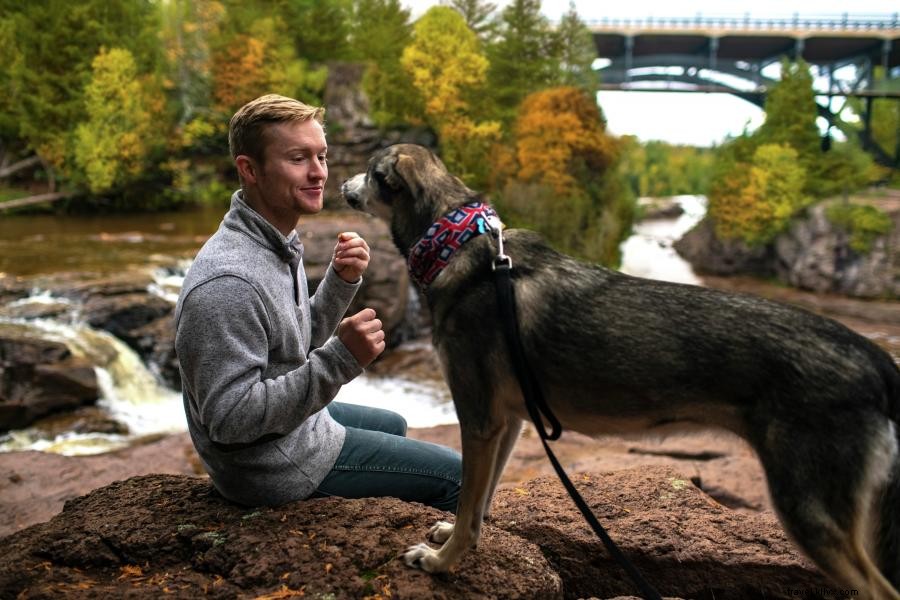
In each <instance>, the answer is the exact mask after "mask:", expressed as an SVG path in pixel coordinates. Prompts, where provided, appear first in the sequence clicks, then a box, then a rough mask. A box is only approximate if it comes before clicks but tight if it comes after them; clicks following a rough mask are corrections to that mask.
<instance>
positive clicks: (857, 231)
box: [825, 203, 894, 254]
mask: <svg viewBox="0 0 900 600" xmlns="http://www.w3.org/2000/svg"><path fill="white" fill-rule="evenodd" d="M825 216H826V217H827V218H828V220H829V221H831V222H832V223H833V224H835V225H837V226H838V227H841V228H843V229H844V230H845V231H846V232H847V233H848V234H850V248H851V249H852V250H854V251H856V252H859V253H860V254H867V253H869V252H870V251H871V250H872V244H874V243H875V240H876V239H877V238H878V237H880V236H883V235H886V234H887V233H889V232H890V231H891V229H892V228H893V225H894V224H893V222H892V221H891V218H890V217H889V216H888V215H887V214H886V213H884V212H882V211H880V210H878V209H877V208H875V207H874V206H870V205H868V204H848V203H839V204H837V203H836V204H832V205H831V206H829V207H828V208H826V209H825Z"/></svg>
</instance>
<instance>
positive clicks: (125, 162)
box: [75, 48, 164, 194]
mask: <svg viewBox="0 0 900 600" xmlns="http://www.w3.org/2000/svg"><path fill="white" fill-rule="evenodd" d="M163 103H164V100H163V97H162V93H161V90H160V89H159V88H158V87H157V86H154V85H153V83H152V81H150V80H148V79H144V80H141V79H140V78H139V76H138V72H137V67H136V65H135V62H134V58H133V57H132V55H131V53H130V52H129V51H128V50H125V49H122V48H113V49H111V50H108V51H107V50H101V51H100V53H99V54H98V55H97V56H96V57H95V58H94V61H93V74H92V77H91V81H90V83H89V84H88V85H87V88H86V90H85V104H86V112H87V116H88V118H87V121H85V122H83V123H81V124H79V125H78V127H77V129H76V132H75V161H76V163H77V164H78V166H79V167H80V168H81V170H82V171H83V173H84V176H85V178H86V181H87V186H88V189H89V190H90V191H91V192H93V193H95V194H102V193H106V192H109V191H110V190H112V189H114V188H117V187H119V188H121V187H124V186H126V185H127V184H129V183H131V182H132V181H135V180H137V179H139V178H141V176H143V175H144V171H145V168H146V166H147V162H148V161H147V158H148V157H149V156H150V155H151V154H152V153H154V152H155V151H156V150H158V149H159V148H161V147H162V145H163V141H164V130H163V129H161V128H160V127H159V124H158V123H157V115H159V114H160V113H161V112H162V106H163Z"/></svg>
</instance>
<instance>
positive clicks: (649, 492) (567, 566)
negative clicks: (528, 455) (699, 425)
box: [491, 467, 833, 600]
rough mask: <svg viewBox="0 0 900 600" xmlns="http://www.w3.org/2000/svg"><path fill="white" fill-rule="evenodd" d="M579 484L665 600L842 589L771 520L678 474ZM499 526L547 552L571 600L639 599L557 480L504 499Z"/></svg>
mask: <svg viewBox="0 0 900 600" xmlns="http://www.w3.org/2000/svg"><path fill="white" fill-rule="evenodd" d="M570 476H571V478H572V480H573V481H574V482H575V485H576V486H577V487H578V489H579V491H580V492H581V494H582V495H583V496H584V498H585V500H586V501H587V503H588V505H589V506H590V507H591V509H592V510H593V511H594V514H595V515H596V516H597V518H598V519H599V520H600V522H601V523H602V524H603V525H604V527H606V529H607V530H608V532H609V534H610V536H611V537H612V539H613V540H615V541H616V542H617V543H618V545H619V547H620V548H621V549H622V551H623V552H624V553H625V555H626V556H628V558H629V559H630V560H631V561H632V562H633V563H634V564H635V566H637V568H638V569H639V570H641V572H642V573H643V574H644V576H645V577H646V578H647V579H648V581H649V582H650V583H651V584H652V585H654V587H656V588H657V590H658V591H659V592H660V593H661V594H663V595H664V596H674V597H681V598H716V599H717V600H731V599H733V600H749V599H756V598H759V599H760V600H762V599H772V598H793V597H796V595H797V593H798V590H804V591H809V590H815V589H827V588H829V587H833V586H831V585H830V584H829V583H828V581H827V580H826V579H825V577H824V576H823V575H822V574H821V573H820V572H819V571H817V570H816V569H815V567H813V566H812V564H811V563H810V562H809V561H808V560H806V559H805V558H804V557H802V556H801V555H800V554H799V552H798V551H797V550H796V548H795V547H794V546H793V545H792V543H791V542H790V541H789V540H788V538H787V536H786V535H785V534H784V531H783V530H782V528H781V526H780V524H779V523H778V521H777V520H776V519H775V518H774V517H773V516H772V515H771V514H758V515H757V514H744V513H738V512H735V511H732V510H730V509H728V508H725V507H723V506H721V505H720V504H718V503H716V502H715V501H714V500H712V499H711V498H710V497H709V496H707V495H706V494H704V493H703V492H701V491H700V490H699V489H697V488H696V487H695V486H694V485H693V484H692V483H691V482H690V480H689V479H688V478H686V477H684V476H683V475H682V474H681V473H680V472H679V471H676V470H674V469H671V468H668V467H642V468H639V469H628V470H624V471H618V472H613V473H594V472H591V473H585V472H576V473H570ZM491 523H492V524H493V525H495V526H497V527H501V528H503V529H505V530H507V531H509V532H511V533H515V534H517V535H520V536H522V537H523V538H525V539H527V540H530V541H532V542H534V543H535V544H538V545H539V546H540V547H541V550H542V551H543V553H544V555H545V556H546V557H547V558H548V559H549V560H550V562H551V563H552V565H553V566H554V568H556V570H557V571H558V573H559V575H560V577H562V579H563V583H564V586H565V588H564V589H565V596H566V598H587V597H596V598H613V597H617V596H627V595H629V594H633V593H635V591H636V590H635V588H634V586H633V584H632V582H631V581H630V579H628V578H627V576H626V575H625V574H624V572H623V571H622V569H621V568H620V567H619V566H618V565H617V563H615V562H614V561H613V560H612V559H611V558H610V556H609V554H608V553H607V552H606V550H605V549H604V548H603V545H602V543H601V542H600V541H599V539H597V537H596V536H595V535H594V533H593V531H592V530H591V529H590V528H589V527H588V526H587V524H586V523H585V521H584V519H583V518H582V516H581V513H579V512H578V510H577V508H576V507H575V505H574V504H573V503H572V501H571V499H570V498H569V496H568V494H567V493H566V491H565V489H564V488H563V487H562V485H561V484H560V483H559V481H558V480H557V479H556V478H555V477H540V478H538V479H535V480H532V481H529V482H527V483H524V484H521V485H520V486H517V487H516V488H514V489H508V490H501V491H499V492H498V494H497V496H496V497H495V499H494V503H493V518H492V520H491Z"/></svg>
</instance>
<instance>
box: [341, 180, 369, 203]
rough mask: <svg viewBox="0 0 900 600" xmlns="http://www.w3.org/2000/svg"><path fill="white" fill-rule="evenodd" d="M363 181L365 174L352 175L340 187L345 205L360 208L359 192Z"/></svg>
mask: <svg viewBox="0 0 900 600" xmlns="http://www.w3.org/2000/svg"><path fill="white" fill-rule="evenodd" d="M364 180H365V174H363V173H360V174H359V175H354V176H353V177H351V178H350V179H348V180H347V181H345V182H344V183H343V184H342V185H341V196H343V198H344V200H345V201H346V202H347V204H349V205H350V206H351V207H353V208H356V209H360V208H362V200H361V194H360V192H361V190H362V188H363V183H364Z"/></svg>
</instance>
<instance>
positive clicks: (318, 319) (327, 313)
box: [304, 265, 363, 362]
mask: <svg viewBox="0 0 900 600" xmlns="http://www.w3.org/2000/svg"><path fill="white" fill-rule="evenodd" d="M304 277H305V275H304ZM362 281H363V280H362V277H360V279H359V281H356V282H354V283H347V282H346V281H344V280H343V279H341V276H340V275H338V274H337V271H335V270H334V267H333V266H332V265H329V266H328V268H327V269H325V276H324V277H323V278H322V282H321V283H320V284H319V287H318V288H316V293H315V294H313V295H312V297H311V298H310V299H309V305H310V314H311V316H310V320H311V321H312V335H311V338H312V339H311V342H312V347H313V348H317V347H319V346H322V345H323V344H325V343H326V341H327V340H328V338H330V337H331V336H332V335H334V332H335V330H336V329H337V326H338V325H339V324H340V322H341V319H343V317H344V314H346V312H347V309H348V308H349V307H350V303H351V302H352V301H353V298H354V297H355V296H356V292H357V291H358V290H359V288H360V287H361V286H362ZM304 285H305V282H304ZM348 354H349V351H348ZM351 356H352V354H351ZM354 362H355V359H354Z"/></svg>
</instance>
